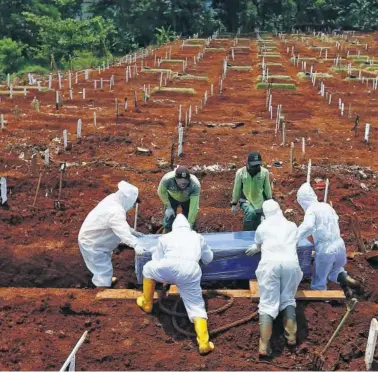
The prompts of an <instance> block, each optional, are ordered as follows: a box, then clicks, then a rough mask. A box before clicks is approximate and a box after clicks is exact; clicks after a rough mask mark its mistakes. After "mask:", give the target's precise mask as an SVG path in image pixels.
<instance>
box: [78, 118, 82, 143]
mask: <svg viewBox="0 0 378 372" xmlns="http://www.w3.org/2000/svg"><path fill="white" fill-rule="evenodd" d="M82 126H83V122H82V121H81V119H79V120H78V121H77V139H80V138H81V128H82Z"/></svg>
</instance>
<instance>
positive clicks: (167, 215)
mask: <svg viewBox="0 0 378 372" xmlns="http://www.w3.org/2000/svg"><path fill="white" fill-rule="evenodd" d="M164 215H165V218H166V219H167V220H169V219H171V218H172V217H174V216H175V211H174V210H173V208H167V209H166V210H165V214H164Z"/></svg>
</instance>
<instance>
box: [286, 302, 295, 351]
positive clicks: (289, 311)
mask: <svg viewBox="0 0 378 372" xmlns="http://www.w3.org/2000/svg"><path fill="white" fill-rule="evenodd" d="M283 326H284V329H285V337H286V340H287V344H288V345H289V346H295V345H296V344H297V319H296V314H295V307H294V306H292V305H289V306H288V307H286V308H285V310H284V311H283Z"/></svg>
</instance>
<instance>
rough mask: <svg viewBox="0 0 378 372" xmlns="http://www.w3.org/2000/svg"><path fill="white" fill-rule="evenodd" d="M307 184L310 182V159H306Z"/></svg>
mask: <svg viewBox="0 0 378 372" xmlns="http://www.w3.org/2000/svg"><path fill="white" fill-rule="evenodd" d="M306 182H307V183H308V184H309V183H311V159H310V160H309V161H308V167H307V181H306Z"/></svg>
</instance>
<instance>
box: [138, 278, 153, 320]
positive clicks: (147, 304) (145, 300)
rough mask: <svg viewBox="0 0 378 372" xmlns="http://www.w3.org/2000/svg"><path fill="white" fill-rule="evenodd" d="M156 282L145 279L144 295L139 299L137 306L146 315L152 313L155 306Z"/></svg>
mask: <svg viewBox="0 0 378 372" xmlns="http://www.w3.org/2000/svg"><path fill="white" fill-rule="evenodd" d="M155 284H156V282H155V280H153V279H148V278H143V295H142V296H140V297H138V298H137V305H138V306H139V307H140V308H141V309H142V310H143V311H145V312H146V313H150V312H151V311H152V306H153V304H154V292H155Z"/></svg>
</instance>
